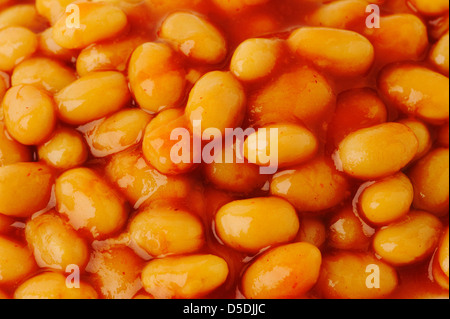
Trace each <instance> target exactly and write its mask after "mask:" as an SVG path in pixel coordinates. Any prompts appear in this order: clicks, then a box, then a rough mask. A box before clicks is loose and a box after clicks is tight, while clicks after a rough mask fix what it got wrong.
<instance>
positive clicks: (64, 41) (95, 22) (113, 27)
mask: <svg viewBox="0 0 450 319" xmlns="http://www.w3.org/2000/svg"><path fill="white" fill-rule="evenodd" d="M75 6H76V8H78V9H77V10H78V11H77V12H79V27H77V26H76V25H72V24H73V23H76V22H77V21H76V19H74V18H73V14H74V11H73V10H68V11H69V12H65V13H64V14H63V15H62V16H61V17H60V18H59V20H58V21H57V22H56V23H55V24H54V26H53V31H52V35H53V39H54V40H55V42H56V43H57V44H59V45H60V46H62V47H63V48H66V49H81V48H84V47H87V46H88V45H89V44H92V43H96V42H99V41H102V40H107V39H110V38H114V37H116V36H118V35H119V34H120V33H121V32H122V31H123V30H124V29H125V28H126V27H127V25H128V21H127V15H126V14H125V12H123V11H122V10H121V9H119V8H118V7H115V6H112V5H109V4H106V3H92V2H81V3H77V4H75ZM74 20H75V21H74Z"/></svg>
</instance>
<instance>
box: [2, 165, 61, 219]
mask: <svg viewBox="0 0 450 319" xmlns="http://www.w3.org/2000/svg"><path fill="white" fill-rule="evenodd" d="M53 182H54V177H53V173H52V171H51V170H50V168H49V167H47V166H46V165H44V164H40V163H15V164H11V165H6V166H3V167H0V214H4V215H6V216H13V217H29V216H31V215H32V214H34V213H36V212H38V211H40V210H42V209H44V208H46V207H47V204H48V202H49V200H50V195H51V191H52V186H53Z"/></svg>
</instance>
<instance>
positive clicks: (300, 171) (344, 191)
mask: <svg viewBox="0 0 450 319" xmlns="http://www.w3.org/2000/svg"><path fill="white" fill-rule="evenodd" d="M311 181H314V183H311ZM348 191H349V183H348V181H347V179H346V177H345V176H343V175H342V174H341V173H340V172H338V171H337V170H336V168H335V166H334V164H333V163H332V162H331V161H329V160H327V159H323V158H318V159H315V160H313V161H310V162H308V163H306V164H303V165H301V166H299V167H297V168H294V169H293V170H287V171H284V172H280V173H278V174H277V175H275V176H274V178H273V180H272V183H271V185H270V192H271V194H272V195H274V196H279V197H282V198H284V199H287V200H288V201H289V202H290V203H291V204H292V205H294V206H295V208H296V209H297V210H298V211H300V212H318V211H322V210H326V209H330V208H332V207H334V206H336V205H337V204H339V203H340V202H342V201H343V200H344V199H345V198H346V197H347V196H348V195H349V193H348Z"/></svg>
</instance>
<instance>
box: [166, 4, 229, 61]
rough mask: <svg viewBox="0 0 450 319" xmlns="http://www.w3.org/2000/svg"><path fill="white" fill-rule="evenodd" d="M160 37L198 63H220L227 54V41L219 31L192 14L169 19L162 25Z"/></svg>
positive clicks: (180, 14) (178, 15) (182, 13)
mask: <svg viewBox="0 0 450 319" xmlns="http://www.w3.org/2000/svg"><path fill="white" fill-rule="evenodd" d="M159 36H160V37H161V38H162V39H165V40H167V41H169V42H171V43H173V44H174V46H175V47H176V48H177V49H178V50H179V51H180V52H182V53H183V54H184V55H186V56H187V57H190V58H192V59H193V60H196V61H200V62H204V63H208V64H216V63H220V62H221V61H222V60H223V59H224V58H225V55H226V53H227V44H226V41H225V39H224V37H223V36H222V34H221V33H220V32H219V30H217V29H216V27H214V26H213V25H212V24H211V23H209V22H208V21H206V20H205V19H203V18H202V17H200V16H197V15H194V14H191V13H185V12H177V13H174V14H172V15H170V16H169V17H167V18H166V20H164V22H163V24H162V25H161V29H160V31H159Z"/></svg>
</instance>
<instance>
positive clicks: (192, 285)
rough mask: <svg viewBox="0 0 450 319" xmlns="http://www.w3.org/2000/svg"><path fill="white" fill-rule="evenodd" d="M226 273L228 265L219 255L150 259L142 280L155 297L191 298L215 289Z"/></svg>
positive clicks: (225, 276) (223, 279)
mask: <svg viewBox="0 0 450 319" xmlns="http://www.w3.org/2000/svg"><path fill="white" fill-rule="evenodd" d="M227 276H228V265H227V263H226V262H225V260H223V259H222V258H220V257H217V256H214V255H192V256H183V257H168V258H164V259H155V260H152V261H150V262H149V263H148V264H147V266H145V268H144V270H143V271H142V276H141V279H142V284H143V285H144V288H145V290H146V291H147V292H148V293H149V294H151V295H152V296H154V297H155V298H156V299H162V298H164V299H192V298H200V297H202V296H204V295H205V294H207V293H209V292H211V291H213V290H214V289H217V288H218V287H219V286H221V285H222V284H223V283H224V282H225V280H226V279H227ZM180 279H182V280H180ZM199 282H202V283H203V284H202V285H199V284H198V283H199Z"/></svg>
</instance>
